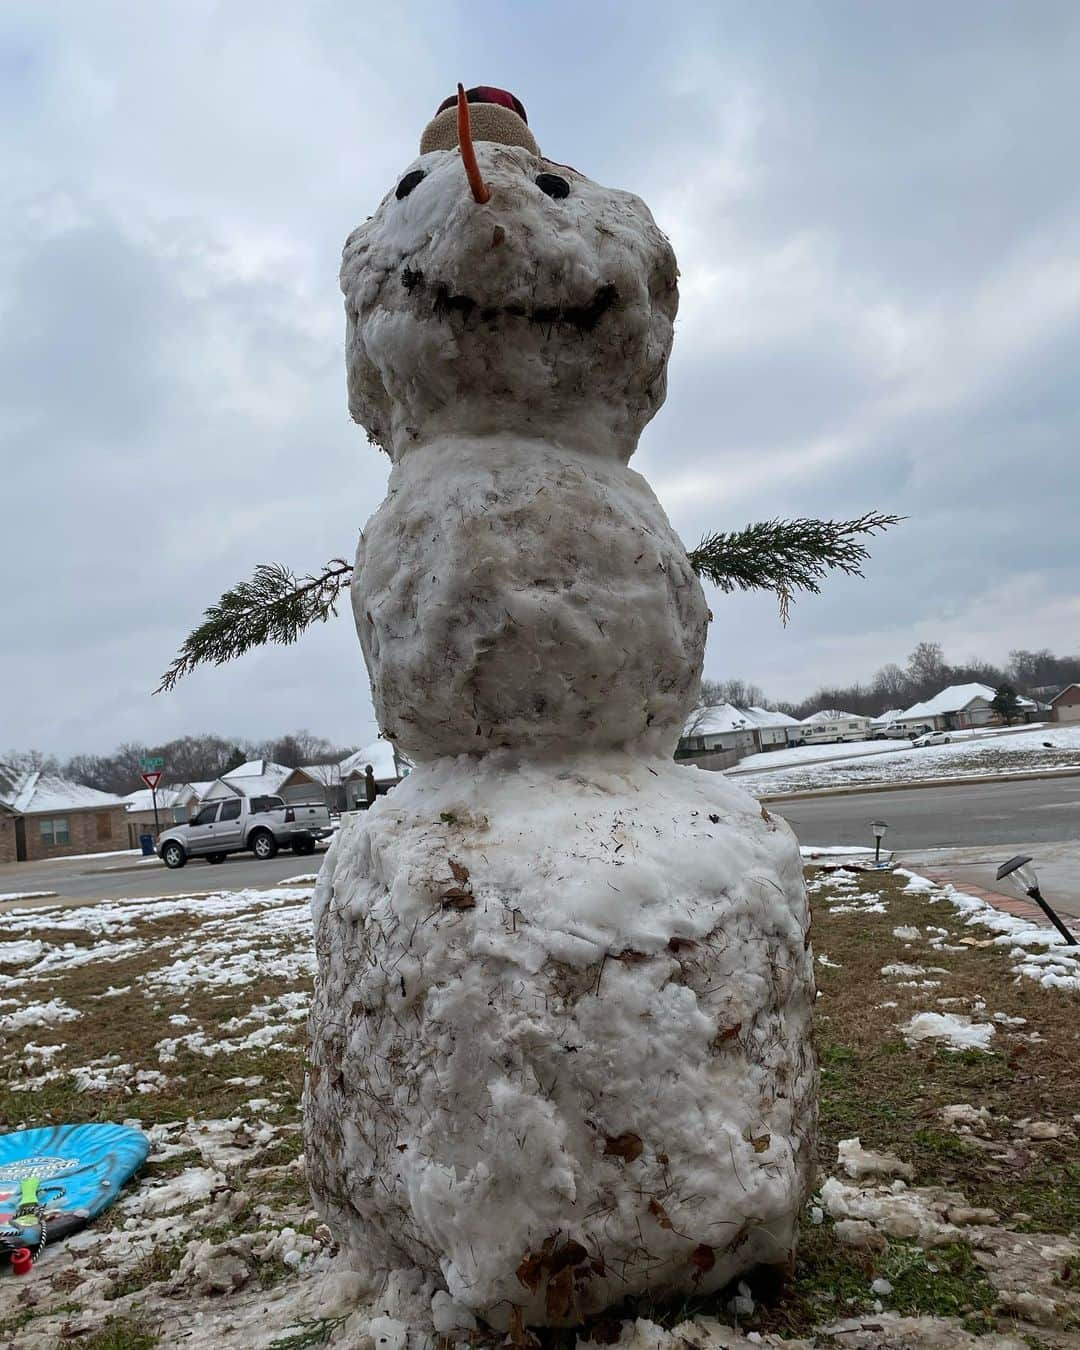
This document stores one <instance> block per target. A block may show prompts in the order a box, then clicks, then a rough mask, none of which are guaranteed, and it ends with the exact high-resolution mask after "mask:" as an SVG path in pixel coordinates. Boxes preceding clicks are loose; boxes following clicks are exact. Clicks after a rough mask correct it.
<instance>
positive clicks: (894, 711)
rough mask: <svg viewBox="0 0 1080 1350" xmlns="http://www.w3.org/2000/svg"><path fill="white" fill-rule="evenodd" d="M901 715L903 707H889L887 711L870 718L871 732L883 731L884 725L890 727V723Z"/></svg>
mask: <svg viewBox="0 0 1080 1350" xmlns="http://www.w3.org/2000/svg"><path fill="white" fill-rule="evenodd" d="M903 715H904V710H903V708H890V709H889V710H888V712H883V713H881V715H880V716H878V717H874V718H872V719H871V721H870V731H871V732H872V733H873V732H881V731H884V730H885V728H886V727H891V726H892V724H893V723H894V722H895V721H896V720H897V719H898V718H901V717H903Z"/></svg>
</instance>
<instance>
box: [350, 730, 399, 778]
mask: <svg viewBox="0 0 1080 1350" xmlns="http://www.w3.org/2000/svg"><path fill="white" fill-rule="evenodd" d="M368 764H370V765H371V767H372V770H373V771H374V773H375V781H376V783H396V782H397V780H398V778H399V777H400V774H399V773H398V769H397V765H396V764H395V763H394V747H393V746H392V745H391V744H390V742H389V741H384V740H383V739H382V738H381V737H380V738H379V740H377V741H372V742H371V744H370V745H365V746H363V747H362V748H361V749H360V750H357V751H356V752H355V753H354V754H351V755H349V756H347V758H345V759H343V760H342V761H341V763H340V764H339V765H338V767H339V768H340V770H341V777H342V778H343V779H345V778H348V777H349V776H350V774H354V773H358V774H360V775H361V776H362V775H363V772H364V768H365V766H366V765H368Z"/></svg>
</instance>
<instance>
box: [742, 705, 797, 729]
mask: <svg viewBox="0 0 1080 1350" xmlns="http://www.w3.org/2000/svg"><path fill="white" fill-rule="evenodd" d="M746 715H747V716H748V717H749V718H750V720H751V721H752V722H753V724H754V725H755V726H757V727H762V728H764V727H797V726H798V725H799V719H798V718H797V717H789V716H788V714H787V713H782V712H777V710H776V709H775V708H747V709H746Z"/></svg>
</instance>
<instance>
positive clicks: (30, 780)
mask: <svg viewBox="0 0 1080 1350" xmlns="http://www.w3.org/2000/svg"><path fill="white" fill-rule="evenodd" d="M39 777H40V775H39V774H38V773H37V771H36V770H34V769H21V768H18V767H17V766H16V765H14V764H10V763H6V762H5V761H4V760H2V759H0V806H6V807H7V808H8V810H9V811H19V810H21V809H22V808H21V807H20V806H19V802H20V801H21V800H22V797H23V795H24V793H26V792H27V790H28V789H29V790H32V789H33V786H34V783H35V782H36V781H37V779H38V778H39Z"/></svg>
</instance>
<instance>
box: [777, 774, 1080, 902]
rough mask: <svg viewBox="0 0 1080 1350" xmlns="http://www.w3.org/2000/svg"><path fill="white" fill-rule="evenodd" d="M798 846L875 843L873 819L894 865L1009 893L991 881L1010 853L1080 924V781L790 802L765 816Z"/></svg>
mask: <svg viewBox="0 0 1080 1350" xmlns="http://www.w3.org/2000/svg"><path fill="white" fill-rule="evenodd" d="M769 810H770V811H774V812H775V813H776V814H777V815H780V816H783V817H784V818H785V819H786V820H787V821H788V822H789V823H790V824H791V825H792V827H793V828H794V830H795V832H796V833H797V834H798V836H799V840H800V842H801V843H803V844H804V845H815V844H817V845H826V844H863V845H867V846H870V845H872V843H873V839H872V837H871V832H870V822H871V820H884V821H887V822H888V826H889V829H888V833H887V835H886V838H885V847H886V849H887V850H889V851H890V852H891V853H892V855H893V858H894V861H896V862H898V863H900V864H902V865H904V866H907V867H911V868H913V869H914V870H915V871H917V872H921V871H926V872H928V873H930V874H932V875H934V876H935V877H937V878H938V879H939V880H948V881H951V882H952V883H953V885H955V886H957V887H958V888H960V889H961V890H962V889H963V888H964V887H965V886H978V887H981V888H983V889H984V890H987V891H991V892H997V893H1007V892H1008V891H1009V887H1008V884H1007V883H1005V882H999V881H997V880H996V879H995V873H996V872H997V869H998V866H999V865H1000V864H1001V863H1003V862H1005V860H1006V859H1007V858H1008V857H1010V856H1011V855H1012V854H1016V853H1027V854H1029V855H1030V856H1031V857H1033V858H1034V859H1035V864H1036V867H1037V868H1038V872H1039V876H1040V879H1041V882H1042V888H1043V892H1044V894H1045V895H1046V898H1047V899H1048V900H1050V901H1051V902H1052V903H1053V905H1054V906H1055V908H1056V909H1057V910H1058V912H1059V913H1061V914H1063V915H1065V916H1068V917H1071V918H1080V778H1058V779H1028V780H1026V781H1019V782H1012V783H1008V782H1002V783H979V784H972V785H970V786H963V787H961V786H956V787H936V788H905V789H897V790H895V791H890V792H867V793H853V794H851V795H848V796H841V795H836V796H828V797H824V796H823V797H807V798H801V799H800V798H795V799H792V800H791V801H777V802H776V803H775V804H774V805H772V806H770V807H769Z"/></svg>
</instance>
